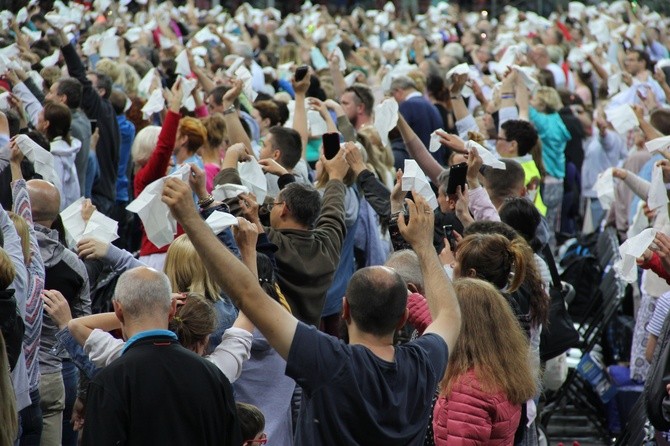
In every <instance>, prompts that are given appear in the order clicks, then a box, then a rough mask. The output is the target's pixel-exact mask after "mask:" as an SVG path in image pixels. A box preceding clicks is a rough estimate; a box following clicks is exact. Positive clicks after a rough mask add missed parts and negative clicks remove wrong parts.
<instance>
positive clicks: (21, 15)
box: [16, 6, 28, 25]
mask: <svg viewBox="0 0 670 446" xmlns="http://www.w3.org/2000/svg"><path fill="white" fill-rule="evenodd" d="M27 20H28V10H27V9H26V7H25V6H24V7H23V8H21V9H19V12H17V13H16V23H18V24H19V25H20V24H21V23H24V22H26V21H27Z"/></svg>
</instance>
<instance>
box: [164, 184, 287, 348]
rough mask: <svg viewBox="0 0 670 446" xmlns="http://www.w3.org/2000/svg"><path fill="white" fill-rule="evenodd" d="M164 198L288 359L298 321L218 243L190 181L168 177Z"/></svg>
mask: <svg viewBox="0 0 670 446" xmlns="http://www.w3.org/2000/svg"><path fill="white" fill-rule="evenodd" d="M162 199H163V201H164V202H165V203H166V204H167V205H168V206H169V207H170V211H171V212H172V215H173V216H174V217H175V218H176V219H177V221H178V222H179V223H180V224H181V226H182V228H183V229H184V231H185V232H186V234H188V236H189V239H190V240H191V242H192V243H193V246H194V247H195V249H196V251H197V252H198V253H199V255H200V258H201V259H202V262H203V263H204V264H205V267H206V268H207V271H208V272H209V274H210V275H211V277H212V278H213V279H214V280H215V281H216V282H217V283H218V284H219V285H220V286H221V287H222V288H223V290H224V291H225V292H226V294H227V295H228V296H230V297H231V299H232V300H233V302H234V303H235V305H236V306H237V308H239V309H240V311H242V312H244V314H245V315H246V316H247V317H248V318H249V319H250V320H251V321H252V322H253V323H254V325H256V326H257V327H258V329H259V330H260V331H261V332H262V333H263V334H264V335H265V337H266V338H267V339H268V341H269V343H270V345H272V347H273V348H274V349H275V350H277V352H278V353H279V354H280V355H281V356H282V357H283V358H287V357H288V352H289V349H290V347H291V343H292V341H293V336H294V334H295V330H296V327H297V325H298V320H297V319H296V318H295V317H293V316H292V315H291V314H289V313H288V312H287V311H286V310H284V308H282V306H281V305H280V304H279V303H277V302H275V301H274V300H273V299H272V298H270V297H269V296H268V295H267V294H265V292H264V291H263V289H262V288H261V287H260V285H259V283H258V279H256V277H255V276H254V275H253V273H252V272H251V271H250V270H249V268H247V267H246V266H245V265H244V264H243V263H242V262H241V261H239V260H238V259H237V258H236V257H235V256H234V255H233V254H232V253H231V252H230V251H229V250H228V248H226V247H225V246H223V245H222V244H221V243H219V241H218V239H217V238H216V236H215V235H214V233H213V232H212V230H211V229H209V227H208V226H207V224H206V223H205V222H204V221H203V220H202V219H201V218H200V215H198V213H197V211H196V210H195V208H194V207H193V197H192V192H191V188H190V187H189V186H188V184H186V183H184V182H183V181H181V180H178V179H176V178H168V179H167V181H166V182H165V187H164V189H163V197H162Z"/></svg>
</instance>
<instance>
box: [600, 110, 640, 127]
mask: <svg viewBox="0 0 670 446" xmlns="http://www.w3.org/2000/svg"><path fill="white" fill-rule="evenodd" d="M605 115H606V116H607V121H609V122H610V123H611V124H612V126H613V127H614V130H616V131H617V133H620V134H625V133H628V132H629V131H630V130H633V129H634V128H636V127H638V126H639V125H640V123H639V122H638V120H637V116H636V115H635V112H634V111H633V109H632V108H631V107H630V105H627V104H624V105H620V106H618V107H612V108H609V109H606V110H605Z"/></svg>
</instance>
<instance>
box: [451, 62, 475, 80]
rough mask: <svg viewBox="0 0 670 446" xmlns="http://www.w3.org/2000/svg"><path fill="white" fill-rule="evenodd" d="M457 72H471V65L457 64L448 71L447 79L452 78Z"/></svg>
mask: <svg viewBox="0 0 670 446" xmlns="http://www.w3.org/2000/svg"><path fill="white" fill-rule="evenodd" d="M456 74H470V66H469V65H468V64H466V63H462V64H458V65H456V66H455V67H454V68H452V69H451V70H449V71H448V72H447V79H451V78H452V76H454V75H456Z"/></svg>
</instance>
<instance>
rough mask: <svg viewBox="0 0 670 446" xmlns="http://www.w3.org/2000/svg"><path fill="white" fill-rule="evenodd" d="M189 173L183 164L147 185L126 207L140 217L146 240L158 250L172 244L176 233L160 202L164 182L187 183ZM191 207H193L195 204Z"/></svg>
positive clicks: (175, 223)
mask: <svg viewBox="0 0 670 446" xmlns="http://www.w3.org/2000/svg"><path fill="white" fill-rule="evenodd" d="M190 173H191V166H189V165H188V164H184V165H183V166H181V167H179V168H178V169H177V170H176V171H175V172H174V173H173V174H171V175H168V176H165V177H163V178H159V179H157V180H156V181H154V182H153V183H151V184H150V185H148V186H147V187H146V188H144V190H143V191H142V193H141V194H140V195H139V197H137V198H136V199H135V200H133V201H132V202H131V203H130V204H129V205H128V206H126V209H127V210H128V211H129V212H133V213H136V214H137V215H138V216H139V217H140V220H142V224H143V225H144V230H145V231H146V233H147V238H148V239H149V241H150V242H151V243H153V244H154V245H156V246H157V247H159V248H162V247H163V246H167V245H169V244H170V243H172V241H173V240H174V235H175V234H176V233H177V221H176V220H175V219H174V217H173V216H172V214H171V213H170V209H169V208H168V206H167V204H165V203H163V202H162V201H161V196H162V194H163V186H164V184H165V180H166V179H167V178H168V177H176V178H180V179H181V180H182V181H188V176H189V174H190ZM193 206H195V203H194V204H193Z"/></svg>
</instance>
